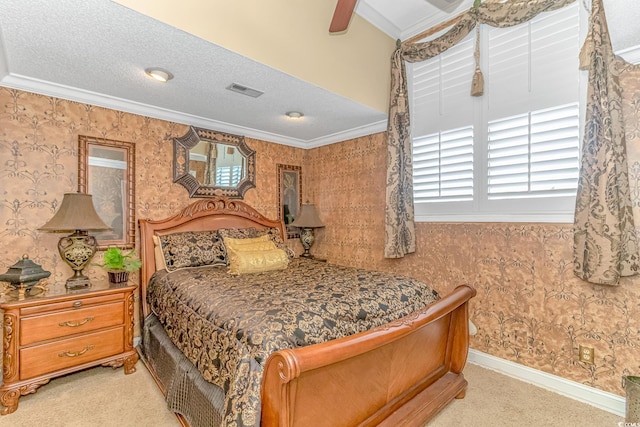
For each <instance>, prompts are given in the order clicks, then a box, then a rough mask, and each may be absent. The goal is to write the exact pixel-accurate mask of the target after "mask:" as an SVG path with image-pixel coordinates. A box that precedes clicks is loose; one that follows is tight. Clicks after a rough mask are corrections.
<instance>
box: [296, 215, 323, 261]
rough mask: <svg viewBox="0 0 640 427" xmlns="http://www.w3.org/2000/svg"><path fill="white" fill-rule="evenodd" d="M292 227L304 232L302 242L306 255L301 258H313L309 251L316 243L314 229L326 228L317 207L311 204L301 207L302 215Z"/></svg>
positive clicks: (301, 234) (301, 236) (301, 235)
mask: <svg viewBox="0 0 640 427" xmlns="http://www.w3.org/2000/svg"><path fill="white" fill-rule="evenodd" d="M290 225H291V226H292V227H298V228H301V229H302V231H301V232H300V241H301V242H302V247H303V248H304V253H303V254H302V255H300V256H302V257H305V258H313V255H311V254H310V253H309V249H310V248H311V245H313V242H314V241H315V237H314V235H313V229H314V228H320V227H324V224H323V223H322V221H320V218H319V217H318V211H316V207H315V205H313V204H310V203H303V204H302V206H301V207H300V213H299V214H298V217H297V218H295V219H294V220H293V222H292V223H291V224H290Z"/></svg>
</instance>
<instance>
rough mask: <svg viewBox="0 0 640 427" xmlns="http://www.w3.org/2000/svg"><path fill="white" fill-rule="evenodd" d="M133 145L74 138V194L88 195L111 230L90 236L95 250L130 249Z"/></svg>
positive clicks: (133, 226)
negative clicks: (76, 190)
mask: <svg viewBox="0 0 640 427" xmlns="http://www.w3.org/2000/svg"><path fill="white" fill-rule="evenodd" d="M134 184H135V148H134V145H133V143H131V142H124V141H114V140H111V139H101V138H93V137H89V136H83V135H80V136H79V137H78V192H80V193H86V194H91V195H92V196H93V197H92V199H93V205H94V207H95V208H96V212H97V213H98V215H99V216H100V218H101V219H102V220H103V221H104V222H105V224H107V225H108V226H109V227H111V228H112V229H111V230H109V231H104V232H101V233H95V234H94V236H95V238H96V239H97V242H98V245H97V246H98V249H106V248H108V247H110V246H118V247H120V248H124V249H133V247H134V245H135V236H136V218H135V192H134Z"/></svg>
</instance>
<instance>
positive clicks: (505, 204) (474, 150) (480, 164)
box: [408, 2, 581, 222]
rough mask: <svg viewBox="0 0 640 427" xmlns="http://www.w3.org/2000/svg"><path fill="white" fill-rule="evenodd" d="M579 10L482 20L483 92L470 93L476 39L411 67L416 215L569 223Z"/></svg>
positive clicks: (574, 179) (576, 6) (423, 218)
mask: <svg viewBox="0 0 640 427" xmlns="http://www.w3.org/2000/svg"><path fill="white" fill-rule="evenodd" d="M579 10H580V9H579V4H578V2H576V3H574V4H572V5H570V6H567V7H564V8H562V9H559V10H557V11H553V12H547V13H542V14H540V15H539V16H538V17H537V18H535V19H533V20H531V21H529V22H528V23H525V24H521V25H518V26H515V27H511V28H494V27H490V26H487V25H483V26H482V30H481V31H482V36H481V52H482V53H481V68H482V71H483V74H484V79H485V93H484V96H482V97H478V98H474V97H471V96H470V89H471V77H472V75H473V70H474V67H475V64H474V58H473V48H474V43H475V37H468V38H467V39H466V40H464V41H463V42H462V43H460V44H458V45H457V46H455V47H453V48H451V49H449V50H448V51H446V52H445V53H443V54H442V55H440V56H438V57H436V58H433V59H431V60H428V61H425V62H422V63H418V64H410V65H409V66H408V70H409V73H410V75H409V81H410V87H409V89H410V94H411V95H412V99H411V106H410V108H411V120H412V126H413V127H412V135H413V167H414V202H415V209H416V218H417V220H418V221H431V220H433V221H443V220H444V221H456V220H463V221H493V220H508V221H511V220H513V221H566V222H570V221H572V217H573V208H574V205H575V192H576V187H577V177H578V158H579V138H580V137H579V135H580V126H581V125H580V108H579V104H578V97H579V93H580V76H579V72H578V53H579V49H580V40H579V30H580V28H579V26H580V20H579ZM472 34H473V35H474V34H475V32H472ZM433 202H438V203H433Z"/></svg>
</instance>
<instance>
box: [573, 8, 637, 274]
mask: <svg viewBox="0 0 640 427" xmlns="http://www.w3.org/2000/svg"><path fill="white" fill-rule="evenodd" d="M581 60H582V61H585V60H586V61H587V62H588V63H587V64H582V65H587V66H588V69H589V87H588V94H587V118H586V124H585V135H584V140H583V147H582V164H581V168H580V178H579V181H578V194H577V198H576V213H575V222H574V273H575V274H576V275H577V276H578V277H580V278H582V279H583V280H587V281H589V282H592V283H597V284H602V285H617V284H618V281H619V279H620V277H622V276H631V275H634V274H637V273H638V269H639V265H638V242H637V237H636V231H635V226H634V212H633V210H632V202H631V185H630V180H629V172H628V166H627V165H628V157H629V156H628V153H627V150H629V151H630V153H629V154H630V155H631V158H632V159H633V158H635V159H638V154H639V151H640V149H639V148H638V146H639V145H640V66H638V65H636V66H634V65H632V64H629V63H627V62H625V61H624V60H623V59H622V58H620V57H617V56H615V54H614V53H613V48H612V46H611V41H610V38H609V33H608V29H607V22H606V18H605V13H604V8H603V5H602V0H593V2H592V10H591V21H590V28H589V34H588V35H587V38H586V42H585V46H584V47H583V52H582V54H581ZM633 165H634V167H635V168H636V169H638V166H639V165H640V163H638V161H637V160H636V162H635V163H634V164H633ZM634 179H635V181H634V195H635V197H634V198H635V199H636V202H638V201H639V200H638V177H637V176H636V177H635V178H634ZM636 206H638V203H636ZM636 210H638V208H637V207H636ZM636 214H637V213H636Z"/></svg>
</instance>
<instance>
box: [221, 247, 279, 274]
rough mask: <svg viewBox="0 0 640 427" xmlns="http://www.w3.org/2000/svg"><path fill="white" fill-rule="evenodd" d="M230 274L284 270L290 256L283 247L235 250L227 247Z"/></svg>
mask: <svg viewBox="0 0 640 427" xmlns="http://www.w3.org/2000/svg"><path fill="white" fill-rule="evenodd" d="M227 249H228V250H229V251H228V252H227V256H228V258H229V273H230V274H247V273H262V272H264V271H273V270H284V269H285V268H287V266H288V265H289V256H288V255H287V253H286V252H285V251H283V250H282V249H277V248H274V249H268V250H262V251H260V250H258V251H235V250H233V249H230V248H227Z"/></svg>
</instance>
